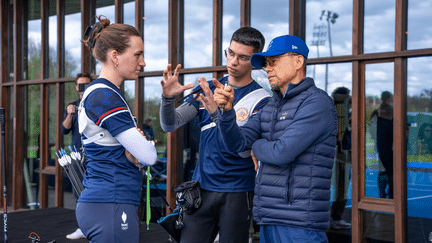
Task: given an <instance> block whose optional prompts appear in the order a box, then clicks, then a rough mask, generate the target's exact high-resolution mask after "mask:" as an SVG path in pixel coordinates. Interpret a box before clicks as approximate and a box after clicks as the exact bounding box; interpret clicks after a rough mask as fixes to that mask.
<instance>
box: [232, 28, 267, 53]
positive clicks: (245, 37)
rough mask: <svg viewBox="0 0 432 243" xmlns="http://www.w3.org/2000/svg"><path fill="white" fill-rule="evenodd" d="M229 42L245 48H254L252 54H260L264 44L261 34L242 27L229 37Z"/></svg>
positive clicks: (252, 29) (253, 29) (255, 30)
mask: <svg viewBox="0 0 432 243" xmlns="http://www.w3.org/2000/svg"><path fill="white" fill-rule="evenodd" d="M231 41H235V42H238V43H240V44H243V45H246V46H252V47H253V48H254V53H257V52H262V50H263V49H264V44H265V39H264V36H263V35H262V34H261V32H260V31H259V30H257V29H255V28H252V27H242V28H240V29H238V30H236V32H234V34H233V35H232V37H231Z"/></svg>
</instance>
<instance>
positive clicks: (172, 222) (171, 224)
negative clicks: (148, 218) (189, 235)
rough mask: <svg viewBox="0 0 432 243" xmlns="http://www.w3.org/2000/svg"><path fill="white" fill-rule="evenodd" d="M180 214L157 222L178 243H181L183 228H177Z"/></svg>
mask: <svg viewBox="0 0 432 243" xmlns="http://www.w3.org/2000/svg"><path fill="white" fill-rule="evenodd" d="M180 214H181V213H179V212H174V213H172V214H169V215H167V216H165V217H162V218H160V219H159V220H158V221H157V222H158V224H159V225H160V226H162V228H164V229H165V230H166V231H167V232H168V234H170V235H171V237H172V238H174V240H176V241H177V242H180V236H181V227H177V224H178V223H177V219H178V218H179V217H180Z"/></svg>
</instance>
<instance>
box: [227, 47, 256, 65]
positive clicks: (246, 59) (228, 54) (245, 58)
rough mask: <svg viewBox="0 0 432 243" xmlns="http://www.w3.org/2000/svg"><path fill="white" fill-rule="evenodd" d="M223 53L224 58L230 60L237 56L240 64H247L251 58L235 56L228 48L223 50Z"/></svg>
mask: <svg viewBox="0 0 432 243" xmlns="http://www.w3.org/2000/svg"><path fill="white" fill-rule="evenodd" d="M224 52H225V57H226V58H230V59H231V58H235V56H237V58H238V60H240V61H242V62H248V61H249V60H250V59H251V56H247V55H239V54H236V53H235V52H233V51H232V50H231V49H229V48H227V49H225V50H224Z"/></svg>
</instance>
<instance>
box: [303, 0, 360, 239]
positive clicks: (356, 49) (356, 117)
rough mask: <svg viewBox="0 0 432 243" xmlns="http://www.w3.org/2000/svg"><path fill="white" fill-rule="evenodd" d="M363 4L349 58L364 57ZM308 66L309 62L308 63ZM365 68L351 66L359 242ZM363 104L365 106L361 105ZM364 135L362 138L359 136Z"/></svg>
mask: <svg viewBox="0 0 432 243" xmlns="http://www.w3.org/2000/svg"><path fill="white" fill-rule="evenodd" d="M363 19H364V0H353V37H352V46H353V47H352V48H353V50H352V54H353V55H359V54H361V53H363V26H364V20H363ZM308 63H310V62H309V60H308ZM362 72H364V65H362V63H361V62H360V61H358V60H357V61H353V62H352V75H353V78H352V89H353V91H352V120H351V121H352V129H353V130H352V140H351V141H352V144H351V147H352V150H351V151H352V152H351V159H352V217H351V219H352V229H351V230H352V233H351V234H352V241H353V242H359V243H360V242H362V235H363V224H362V222H363V219H364V217H363V215H364V214H363V213H362V211H361V209H360V208H359V206H360V204H359V202H360V200H361V199H362V198H363V195H364V183H365V181H364V151H362V148H363V150H364V146H365V145H364V133H361V132H362V131H363V130H362V129H361V128H360V127H359V126H360V125H363V126H364V122H365V120H364V112H365V111H364V107H363V105H362V103H361V102H364V92H365V87H364V80H363V77H364V75H362ZM363 104H364V103H363ZM361 134H363V136H362V135H361Z"/></svg>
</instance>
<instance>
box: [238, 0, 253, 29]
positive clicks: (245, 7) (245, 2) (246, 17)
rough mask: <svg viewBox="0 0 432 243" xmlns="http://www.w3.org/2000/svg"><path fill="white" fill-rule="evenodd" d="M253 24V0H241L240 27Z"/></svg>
mask: <svg viewBox="0 0 432 243" xmlns="http://www.w3.org/2000/svg"><path fill="white" fill-rule="evenodd" d="M250 25H251V0H240V27H249V26H250Z"/></svg>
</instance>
